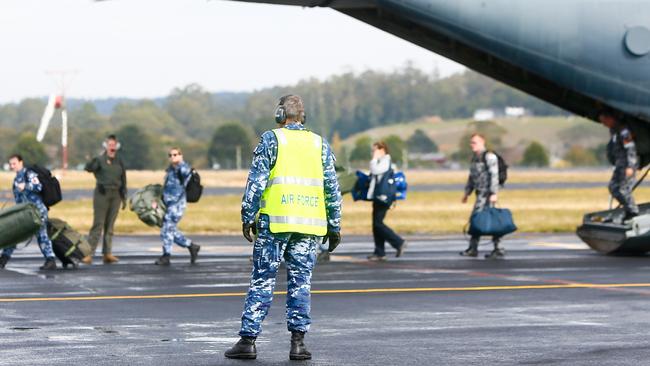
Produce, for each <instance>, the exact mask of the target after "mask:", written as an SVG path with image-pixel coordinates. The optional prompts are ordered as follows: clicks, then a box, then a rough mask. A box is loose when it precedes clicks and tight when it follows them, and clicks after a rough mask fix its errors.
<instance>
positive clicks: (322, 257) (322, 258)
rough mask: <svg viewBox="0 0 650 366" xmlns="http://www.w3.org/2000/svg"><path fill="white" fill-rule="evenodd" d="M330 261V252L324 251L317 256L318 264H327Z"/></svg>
mask: <svg viewBox="0 0 650 366" xmlns="http://www.w3.org/2000/svg"><path fill="white" fill-rule="evenodd" d="M329 261H330V252H328V251H327V250H323V251H322V252H320V253H318V256H316V263H325V262H329Z"/></svg>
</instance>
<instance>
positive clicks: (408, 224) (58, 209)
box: [0, 170, 650, 234]
mask: <svg viewBox="0 0 650 366" xmlns="http://www.w3.org/2000/svg"><path fill="white" fill-rule="evenodd" d="M201 173H202V177H203V181H204V183H205V185H206V186H209V187H242V186H243V185H244V182H245V180H246V174H247V172H245V171H219V172H215V171H206V172H201ZM162 175H163V173H162V172H129V181H130V185H131V186H138V187H139V186H144V185H145V184H148V183H153V182H160V181H161V180H162ZM609 175H610V171H609V170H541V171H534V170H513V171H512V172H511V175H510V178H509V181H508V182H509V183H514V182H519V183H527V182H602V183H603V186H602V188H595V189H566V190H562V189H559V190H548V191H541V190H509V189H505V190H503V191H502V194H501V197H500V202H501V206H502V207H508V208H510V209H512V211H513V213H514V217H515V222H516V223H517V225H518V226H519V228H520V231H522V232H570V231H573V230H575V227H576V225H578V224H579V223H580V221H581V219H582V215H583V214H584V213H585V212H589V211H597V210H602V209H606V208H607V206H608V200H609V194H608V192H607V188H606V185H607V180H608V179H609ZM407 176H408V180H409V184H411V185H417V184H450V183H463V182H465V180H466V179H467V172H466V171H415V170H414V171H408V172H407ZM12 177H13V175H12V174H11V173H6V172H5V173H2V174H0V184H1V186H2V187H3V188H4V187H7V188H8V187H10V181H11V179H12ZM61 182H62V185H63V187H64V189H73V188H88V189H90V188H91V187H92V186H93V184H94V180H93V178H92V175H90V174H87V173H84V172H66V174H65V175H64V176H63V177H62V179H61ZM6 192H7V191H5V193H6ZM461 195H462V192H412V193H409V196H408V200H406V201H402V202H399V203H398V205H397V207H396V208H395V209H393V210H391V211H390V212H389V214H388V220H387V222H388V223H389V224H390V225H391V226H393V227H394V228H395V229H396V230H397V231H399V232H401V233H408V234H443V233H460V231H461V229H462V227H463V225H464V224H465V223H466V221H467V217H468V215H469V212H470V210H471V204H466V205H463V204H461V203H460V196H461ZM635 196H636V198H637V200H638V201H639V202H645V201H650V188H640V189H639V190H638V191H637V192H636V194H635ZM240 202H241V197H240V196H235V195H231V196H218V197H214V196H212V197H210V196H206V197H204V198H203V199H202V200H201V202H199V203H197V204H190V205H189V209H188V211H187V214H186V216H185V218H184V219H183V221H182V223H181V227H182V228H183V230H185V231H187V232H188V233H195V234H199V233H201V234H239V232H240V229H241V224H240V219H239V212H240ZM343 215H344V219H343V230H344V232H345V233H347V234H368V233H370V216H371V207H370V204H369V203H368V202H353V201H352V200H351V199H350V197H349V196H346V197H345V202H344V206H343ZM51 216H52V217H58V218H61V219H64V220H66V221H68V222H69V223H70V224H72V225H73V226H74V227H75V228H77V229H79V230H81V231H82V232H85V231H87V230H88V229H89V228H90V225H91V224H92V202H91V200H89V199H86V200H79V201H63V202H61V203H59V204H58V205H56V206H55V207H53V208H52V211H51ZM116 230H117V232H118V233H120V234H125V233H133V234H155V233H157V232H158V230H157V228H150V227H147V226H145V225H144V224H142V223H141V222H140V221H139V220H138V218H137V217H136V216H135V215H134V214H133V213H131V212H130V211H129V210H128V209H127V210H125V211H122V212H121V213H120V216H119V219H118V223H117V226H116Z"/></svg>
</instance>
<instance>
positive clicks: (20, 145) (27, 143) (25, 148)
mask: <svg viewBox="0 0 650 366" xmlns="http://www.w3.org/2000/svg"><path fill="white" fill-rule="evenodd" d="M10 154H20V155H21V156H22V157H23V160H24V161H25V164H28V165H31V164H38V165H43V166H45V165H47V164H48V158H47V154H46V153H45V148H44V147H43V144H41V143H39V142H38V141H36V136H35V135H34V134H33V133H29V132H26V133H23V134H22V135H20V137H19V138H18V141H17V142H16V145H14V148H13V149H12V151H11V153H10Z"/></svg>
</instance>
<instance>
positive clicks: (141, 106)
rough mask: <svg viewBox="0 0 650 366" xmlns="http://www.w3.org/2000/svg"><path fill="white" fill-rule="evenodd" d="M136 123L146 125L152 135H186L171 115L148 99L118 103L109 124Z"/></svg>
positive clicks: (180, 136) (118, 125)
mask: <svg viewBox="0 0 650 366" xmlns="http://www.w3.org/2000/svg"><path fill="white" fill-rule="evenodd" d="M136 123H137V124H138V125H140V126H146V129H147V131H148V132H149V133H151V134H152V135H156V136H159V135H164V136H173V137H175V138H177V139H184V138H185V137H186V136H187V134H186V128H184V127H183V126H181V125H179V124H178V123H177V122H176V120H174V118H172V116H170V115H169V114H168V113H167V112H166V111H165V110H163V109H161V108H160V107H158V105H156V103H154V102H153V101H150V100H144V101H141V102H139V103H137V104H132V103H120V104H118V105H117V106H116V107H115V110H113V114H111V117H110V124H111V126H113V127H114V128H115V127H117V128H120V127H122V126H127V125H133V124H136Z"/></svg>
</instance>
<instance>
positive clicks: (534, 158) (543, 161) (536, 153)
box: [521, 141, 549, 168]
mask: <svg viewBox="0 0 650 366" xmlns="http://www.w3.org/2000/svg"><path fill="white" fill-rule="evenodd" d="M548 164H549V156H548V152H547V151H546V149H544V146H542V144H540V143H539V142H537V141H533V142H531V143H530V144H529V145H528V147H527V148H526V150H525V151H524V157H523V159H522V160H521V165H524V166H532V167H540V168H541V167H547V166H548Z"/></svg>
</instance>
